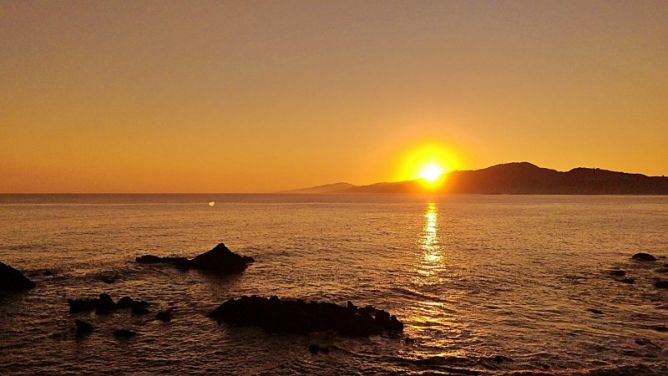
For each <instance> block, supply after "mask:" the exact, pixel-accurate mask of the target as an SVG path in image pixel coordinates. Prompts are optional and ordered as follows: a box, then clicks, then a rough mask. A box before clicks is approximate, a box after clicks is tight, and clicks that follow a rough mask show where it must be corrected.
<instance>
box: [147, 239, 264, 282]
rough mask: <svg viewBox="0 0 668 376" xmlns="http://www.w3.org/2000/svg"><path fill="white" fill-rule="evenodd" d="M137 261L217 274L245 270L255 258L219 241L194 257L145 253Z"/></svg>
mask: <svg viewBox="0 0 668 376" xmlns="http://www.w3.org/2000/svg"><path fill="white" fill-rule="evenodd" d="M135 261H136V262H138V263H140V264H171V265H173V266H175V267H177V268H178V269H182V270H186V269H191V268H192V269H197V270H203V271H208V272H213V273H217V274H233V273H240V272H243V271H244V270H245V269H246V268H247V267H248V264H249V263H251V262H253V261H254V260H253V258H252V257H249V256H241V255H238V254H236V253H234V252H232V251H230V250H229V249H228V248H227V247H226V246H225V244H223V243H219V244H218V245H217V246H215V247H214V248H213V249H211V250H209V251H207V252H204V253H202V254H201V255H199V256H197V257H195V258H193V259H188V258H186V257H159V256H154V255H144V256H139V257H137V258H136V259H135Z"/></svg>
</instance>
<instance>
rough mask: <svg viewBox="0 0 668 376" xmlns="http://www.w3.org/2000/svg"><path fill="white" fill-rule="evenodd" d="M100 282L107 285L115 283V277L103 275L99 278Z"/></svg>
mask: <svg viewBox="0 0 668 376" xmlns="http://www.w3.org/2000/svg"><path fill="white" fill-rule="evenodd" d="M100 281H102V282H104V283H107V284H112V283H114V282H116V275H103V276H102V277H100Z"/></svg>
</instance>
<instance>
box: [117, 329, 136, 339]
mask: <svg viewBox="0 0 668 376" xmlns="http://www.w3.org/2000/svg"><path fill="white" fill-rule="evenodd" d="M136 335H137V333H135V332H134V331H132V330H129V329H117V330H114V337H117V338H130V337H134V336H136Z"/></svg>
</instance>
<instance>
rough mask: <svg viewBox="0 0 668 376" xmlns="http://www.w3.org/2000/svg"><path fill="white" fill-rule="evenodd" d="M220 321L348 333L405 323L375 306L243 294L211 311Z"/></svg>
mask: <svg viewBox="0 0 668 376" xmlns="http://www.w3.org/2000/svg"><path fill="white" fill-rule="evenodd" d="M209 317H210V318H212V319H214V320H217V321H218V322H219V323H220V322H225V323H228V324H232V325H239V326H257V327H260V328H262V329H265V330H268V331H274V332H281V333H294V334H307V333H312V332H321V331H328V330H333V331H335V332H337V333H338V334H341V335H343V336H349V337H366V336H370V335H374V334H381V333H392V332H401V331H403V327H404V325H403V323H402V322H401V321H399V320H398V319H397V318H396V316H393V315H390V313H389V312H387V311H384V310H382V309H377V308H374V307H372V306H366V307H363V308H361V307H357V306H355V305H354V304H353V303H351V302H348V304H347V305H346V306H342V305H337V304H334V303H327V302H313V301H310V302H309V301H304V300H302V299H296V300H290V299H280V298H278V297H276V296H272V297H271V298H264V297H258V296H242V297H240V298H238V299H230V300H228V301H226V302H225V303H223V304H221V305H220V306H218V308H216V309H215V310H213V311H212V312H211V313H209Z"/></svg>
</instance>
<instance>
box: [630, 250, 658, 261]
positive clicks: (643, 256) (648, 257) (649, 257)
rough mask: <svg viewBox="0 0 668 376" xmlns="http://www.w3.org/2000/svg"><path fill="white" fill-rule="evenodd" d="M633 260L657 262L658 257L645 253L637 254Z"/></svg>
mask: <svg viewBox="0 0 668 376" xmlns="http://www.w3.org/2000/svg"><path fill="white" fill-rule="evenodd" d="M631 258H632V259H633V260H636V261H656V257H654V256H652V255H650V254H649V253H645V252H639V253H636V254H635V255H633V256H631Z"/></svg>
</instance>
